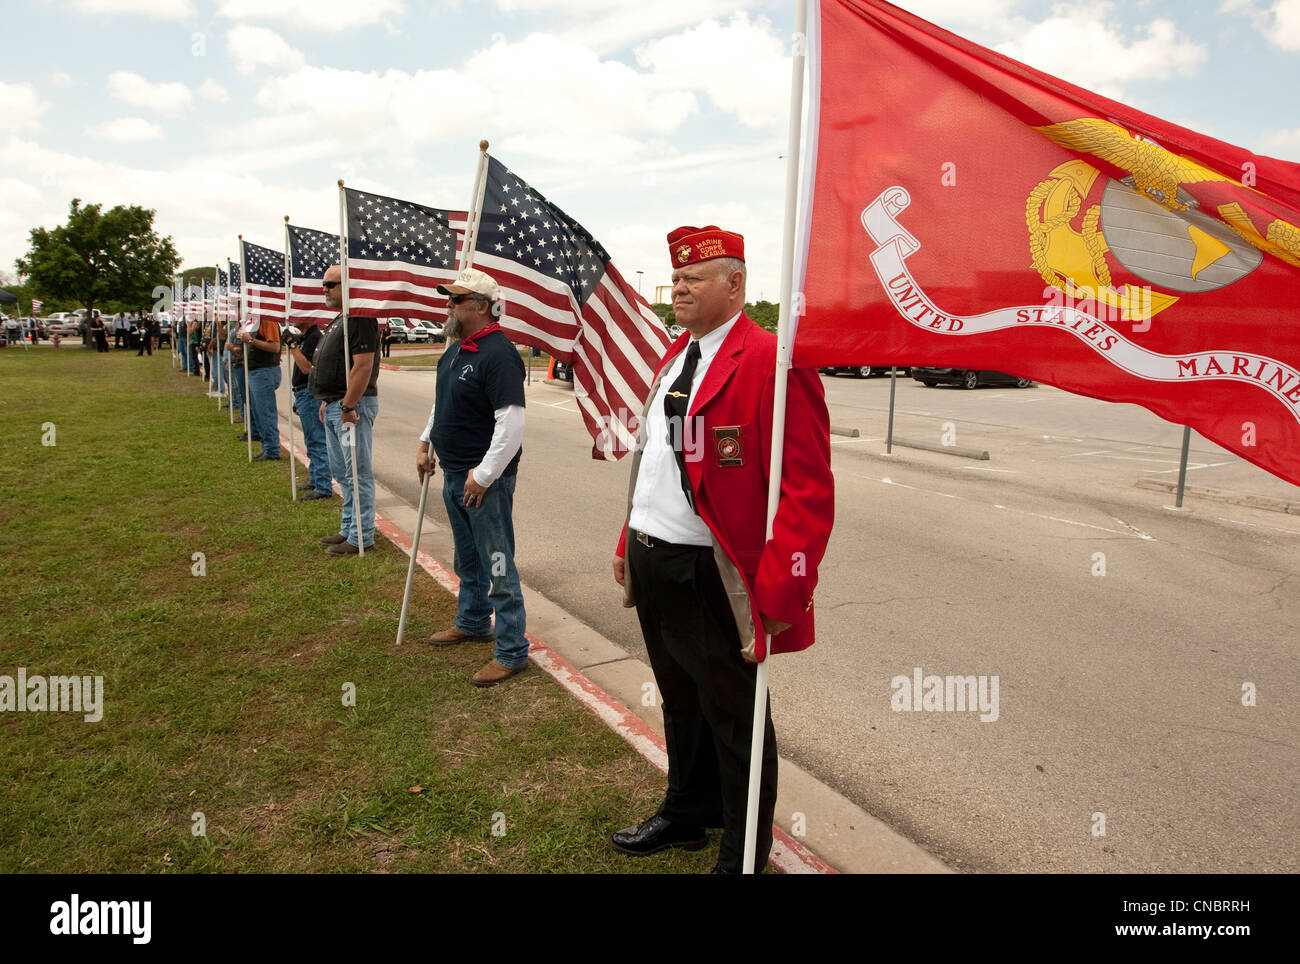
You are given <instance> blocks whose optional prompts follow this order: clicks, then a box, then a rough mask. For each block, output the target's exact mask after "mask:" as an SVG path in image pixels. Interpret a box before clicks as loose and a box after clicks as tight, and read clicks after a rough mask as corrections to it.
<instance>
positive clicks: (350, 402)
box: [307, 265, 379, 556]
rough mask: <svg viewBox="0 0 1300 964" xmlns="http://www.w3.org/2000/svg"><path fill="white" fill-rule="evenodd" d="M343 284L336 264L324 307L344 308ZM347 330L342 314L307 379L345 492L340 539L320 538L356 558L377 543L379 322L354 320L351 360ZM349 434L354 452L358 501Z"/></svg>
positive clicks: (326, 282) (327, 280) (324, 283)
mask: <svg viewBox="0 0 1300 964" xmlns="http://www.w3.org/2000/svg"><path fill="white" fill-rule="evenodd" d="M342 282H343V271H342V269H341V268H340V267H339V266H338V265H334V266H333V267H331V268H329V269H328V270H326V272H325V277H324V278H323V279H322V280H321V287H323V288H324V289H325V304H326V305H327V306H329V307H330V308H341V307H342V306H343V293H342V291H341V290H340V286H341V285H342ZM343 331H344V327H343V316H342V315H339V316H338V317H337V318H335V319H334V320H333V321H331V322H330V323H329V326H328V327H327V328H326V329H325V331H324V333H323V334H322V335H321V340H320V344H319V345H317V347H316V356H315V357H314V358H313V359H312V368H311V374H310V375H309V376H308V378H307V389H308V391H309V392H310V393H311V396H312V398H314V399H316V401H317V402H318V403H319V408H318V409H317V411H318V412H319V414H320V417H321V421H323V422H324V423H325V446H326V449H327V450H328V452H329V464H330V474H331V475H333V476H334V480H335V481H336V482H338V484H339V488H340V489H341V490H342V491H343V519H342V523H341V524H340V526H339V532H338V535H330V536H325V537H324V538H323V539H321V544H322V545H324V546H325V547H326V552H328V553H329V554H330V555H332V556H347V555H354V554H356V553H358V552H359V551H360V550H361V549H362V548H365V549H369V548H370V547H371V545H372V544H373V543H374V541H375V476H374V471H373V469H372V468H371V464H370V440H371V435H372V433H373V431H374V424H375V417H376V416H377V415H378V414H379V387H378V381H379V359H378V355H379V323H378V322H377V321H376V320H375V319H374V318H362V317H359V316H350V317H349V318H348V323H347V337H348V345H347V350H348V354H347V355H345V354H344V346H343ZM348 358H350V359H351V368H349V367H348V361H347V359H348ZM344 426H347V428H345V427H344ZM349 432H350V433H351V434H352V436H353V438H354V439H355V448H356V459H357V491H356V493H355V498H354V494H353V492H352V452H353V446H352V445H351V444H349V440H348V433H349ZM363 540H364V541H363Z"/></svg>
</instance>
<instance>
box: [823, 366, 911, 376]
mask: <svg viewBox="0 0 1300 964" xmlns="http://www.w3.org/2000/svg"><path fill="white" fill-rule="evenodd" d="M895 367H897V368H898V374H899V375H900V376H901V377H903V378H906V377H907V372H908V368H907V367H906V366H905V365H898V366H895ZM817 370H818V371H819V372H821V373H822V374H823V375H852V376H853V377H854V378H870V377H871V376H872V375H888V374H889V366H888V365H886V366H884V367H883V368H882V367H881V366H879V365H832V366H830V367H829V368H819V369H817Z"/></svg>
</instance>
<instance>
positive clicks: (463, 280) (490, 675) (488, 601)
mask: <svg viewBox="0 0 1300 964" xmlns="http://www.w3.org/2000/svg"><path fill="white" fill-rule="evenodd" d="M438 290H439V291H440V292H442V293H443V294H445V295H447V296H448V300H449V303H450V311H449V313H448V319H447V325H446V328H445V331H446V335H447V349H446V350H445V351H444V352H443V354H442V358H440V359H439V360H438V382H437V387H436V389H435V394H434V405H433V409H432V411H430V412H429V424H428V425H427V426H425V429H424V432H423V434H421V436H420V446H419V449H418V450H417V452H416V460H415V467H416V472H417V474H418V475H419V478H420V481H421V482H423V481H424V477H425V475H426V474H427V473H431V472H433V471H434V469H435V468H436V467H437V461H438V460H441V462H442V477H443V483H442V499H443V503H444V504H445V505H446V507H447V519H448V522H449V523H450V525H451V533H452V538H453V540H454V541H455V547H456V551H455V560H454V568H455V570H456V575H457V576H458V577H459V578H460V596H459V600H458V605H457V610H456V624H455V625H454V626H452V627H451V628H450V629H445V630H443V631H442V632H440V633H437V634H435V635H434V636H433V637H432V638H431V639H430V640H429V642H430V643H432V644H433V645H435V646H442V645H449V644H453V643H464V642H475V641H490V640H492V639H493V636H492V621H491V620H492V615H493V613H495V614H496V646H495V649H494V654H493V659H492V661H491V662H489V663H488V664H487V665H486V666H484V667H483V668H482V669H481V670H479V671H478V672H477V673H475V674H474V677H473V678H472V680H471V682H472V683H473V684H474V685H475V686H495V685H496V684H497V683H500V682H501V681H502V680H504V679H507V678H509V677H511V676H513V675H515V674H516V673H518V672H520V671H521V670H522V669H523V668H524V667H525V666H527V665H528V640H527V639H526V638H525V637H524V623H525V616H524V599H523V592H522V590H521V589H520V586H519V573H518V572H517V571H516V569H515V529H514V519H513V512H514V494H515V477H516V472H517V470H518V468H519V456H520V455H521V454H522V453H523V438H524V363H523V362H522V361H520V359H519V352H518V351H517V350H516V349H515V346H514V345H513V344H511V342H510V339H509V338H507V337H506V335H505V333H504V332H503V331H501V327H500V325H498V324H497V323H496V318H497V317H498V315H499V314H500V304H499V302H498V297H499V291H498V289H497V283H496V281H494V280H493V279H492V277H491V276H490V275H487V274H484V273H483V272H482V271H478V270H476V269H474V268H466V269H465V270H464V271H462V272H461V273H460V275H459V277H457V278H456V280H455V281H454V282H453V283H452V284H449V285H439V286H438ZM452 339H459V340H458V341H455V342H453V341H452ZM430 445H432V447H433V450H434V452H435V453H436V454H437V460H435V459H434V458H433V457H431V456H430V454H429V448H430Z"/></svg>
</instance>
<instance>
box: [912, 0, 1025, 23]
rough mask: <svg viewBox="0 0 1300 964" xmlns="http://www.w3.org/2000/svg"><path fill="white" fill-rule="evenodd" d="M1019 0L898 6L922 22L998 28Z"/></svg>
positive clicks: (917, 0)
mask: <svg viewBox="0 0 1300 964" xmlns="http://www.w3.org/2000/svg"><path fill="white" fill-rule="evenodd" d="M1017 3H1019V0H898V4H897V5H898V6H900V7H902V8H903V9H904V10H906V11H907V12H908V13H914V14H916V15H917V16H918V17H920V18H921V19H922V20H929V21H930V22H931V23H934V24H938V25H939V26H944V25H946V24H952V23H963V24H980V25H982V26H996V21H998V20H1005V19H1006V18H1009V17H1010V15H1011V12H1012V10H1013V9H1014V8H1015V6H1016V4H1017Z"/></svg>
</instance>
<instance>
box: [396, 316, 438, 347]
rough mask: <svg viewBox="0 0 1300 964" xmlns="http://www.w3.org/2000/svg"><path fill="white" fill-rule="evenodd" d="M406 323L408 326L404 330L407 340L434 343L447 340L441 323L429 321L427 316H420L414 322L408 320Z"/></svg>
mask: <svg viewBox="0 0 1300 964" xmlns="http://www.w3.org/2000/svg"><path fill="white" fill-rule="evenodd" d="M408 324H409V325H410V327H409V328H407V331H406V340H407V341H423V342H429V343H434V342H442V341H446V340H447V336H446V335H444V334H443V332H442V325H440V324H438V323H437V322H436V321H429V320H428V319H427V318H422V319H420V320H419V321H415V322H409V321H408Z"/></svg>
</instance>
